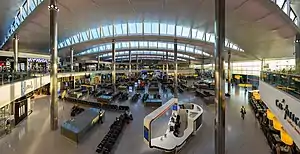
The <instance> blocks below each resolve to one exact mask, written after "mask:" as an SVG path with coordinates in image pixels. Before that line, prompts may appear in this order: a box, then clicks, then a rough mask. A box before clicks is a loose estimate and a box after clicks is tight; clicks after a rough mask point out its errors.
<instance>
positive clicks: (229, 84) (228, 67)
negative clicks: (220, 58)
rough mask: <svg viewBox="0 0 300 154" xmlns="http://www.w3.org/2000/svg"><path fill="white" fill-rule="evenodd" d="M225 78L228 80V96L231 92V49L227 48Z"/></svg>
mask: <svg viewBox="0 0 300 154" xmlns="http://www.w3.org/2000/svg"><path fill="white" fill-rule="evenodd" d="M227 63H228V65H227V79H228V82H227V90H228V91H227V95H228V96H230V93H231V69H230V68H231V66H230V64H231V51H230V50H229V51H228V60H227Z"/></svg>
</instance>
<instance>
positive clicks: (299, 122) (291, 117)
mask: <svg viewBox="0 0 300 154" xmlns="http://www.w3.org/2000/svg"><path fill="white" fill-rule="evenodd" d="M275 105H276V106H277V107H278V108H279V109H280V110H282V111H284V119H285V120H287V121H288V123H289V124H290V125H291V126H292V127H293V128H294V129H295V131H296V132H297V133H298V134H300V131H299V128H300V119H299V117H298V116H296V115H295V114H294V113H293V112H292V111H290V110H289V105H287V104H285V100H284V99H282V101H281V102H279V100H278V99H276V100H275Z"/></svg>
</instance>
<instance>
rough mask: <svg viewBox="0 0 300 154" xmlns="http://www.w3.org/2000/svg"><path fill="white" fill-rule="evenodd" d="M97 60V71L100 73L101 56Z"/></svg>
mask: <svg viewBox="0 0 300 154" xmlns="http://www.w3.org/2000/svg"><path fill="white" fill-rule="evenodd" d="M97 60H98V63H97V71H99V70H100V61H101V58H100V54H98V56H97Z"/></svg>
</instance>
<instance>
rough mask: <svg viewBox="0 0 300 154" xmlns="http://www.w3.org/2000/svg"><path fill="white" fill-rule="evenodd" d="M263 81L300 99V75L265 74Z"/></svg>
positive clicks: (263, 74)
mask: <svg viewBox="0 0 300 154" xmlns="http://www.w3.org/2000/svg"><path fill="white" fill-rule="evenodd" d="M261 80H262V81H264V82H266V83H268V84H270V85H271V86H273V87H275V88H276V89H279V90H282V91H284V92H286V93H288V94H290V95H292V96H294V97H296V98H298V99H300V75H295V74H286V73H276V72H263V73H262V79H261Z"/></svg>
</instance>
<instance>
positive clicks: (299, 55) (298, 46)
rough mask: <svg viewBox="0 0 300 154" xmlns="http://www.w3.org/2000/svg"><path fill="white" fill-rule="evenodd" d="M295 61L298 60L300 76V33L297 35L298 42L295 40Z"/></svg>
mask: <svg viewBox="0 0 300 154" xmlns="http://www.w3.org/2000/svg"><path fill="white" fill-rule="evenodd" d="M295 59H296V74H300V33H298V34H297V35H296V40H295Z"/></svg>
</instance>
